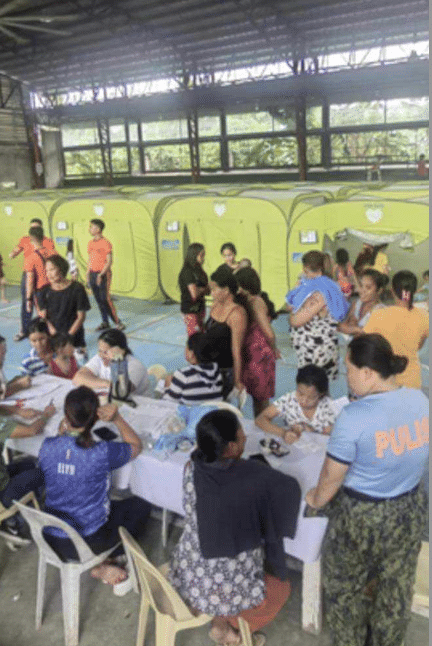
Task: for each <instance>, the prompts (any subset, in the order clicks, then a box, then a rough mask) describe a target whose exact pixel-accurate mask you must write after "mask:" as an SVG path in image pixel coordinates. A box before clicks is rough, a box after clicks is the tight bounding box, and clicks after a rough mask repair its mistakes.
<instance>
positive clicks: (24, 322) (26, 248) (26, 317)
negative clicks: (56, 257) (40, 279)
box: [9, 218, 56, 341]
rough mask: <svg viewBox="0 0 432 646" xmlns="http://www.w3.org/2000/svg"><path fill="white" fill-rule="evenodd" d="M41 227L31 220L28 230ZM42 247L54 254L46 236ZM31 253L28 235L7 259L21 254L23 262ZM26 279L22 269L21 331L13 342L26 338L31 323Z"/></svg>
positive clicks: (31, 245)
mask: <svg viewBox="0 0 432 646" xmlns="http://www.w3.org/2000/svg"><path fill="white" fill-rule="evenodd" d="M41 226H42V220H40V219H39V218H33V219H32V220H30V229H32V228H33V227H41ZM43 247H44V248H45V249H47V250H48V251H50V252H51V253H52V254H54V253H55V252H56V251H55V247H54V242H53V241H52V240H51V238H47V237H46V236H44V237H43ZM33 251H34V247H33V244H32V243H31V240H30V235H26V236H23V237H22V238H21V239H20V240H19V242H18V244H17V246H16V247H15V248H14V249H13V250H12V251H11V252H10V254H9V258H11V259H13V258H16V257H17V256H18V255H19V254H20V253H21V252H22V253H23V254H24V262H25V259H26V258H27V256H29V255H30V254H31V253H33ZM26 278H27V277H26V271H25V269H23V274H22V277H21V301H22V303H21V330H20V331H19V332H18V333H17V334H15V336H14V341H22V340H23V339H25V338H26V337H27V335H28V331H27V327H28V324H29V323H30V321H31V318H32V314H33V309H32V310H31V311H30V312H28V310H27V300H26V299H27V295H26Z"/></svg>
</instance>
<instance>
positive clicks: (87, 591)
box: [0, 287, 429, 646]
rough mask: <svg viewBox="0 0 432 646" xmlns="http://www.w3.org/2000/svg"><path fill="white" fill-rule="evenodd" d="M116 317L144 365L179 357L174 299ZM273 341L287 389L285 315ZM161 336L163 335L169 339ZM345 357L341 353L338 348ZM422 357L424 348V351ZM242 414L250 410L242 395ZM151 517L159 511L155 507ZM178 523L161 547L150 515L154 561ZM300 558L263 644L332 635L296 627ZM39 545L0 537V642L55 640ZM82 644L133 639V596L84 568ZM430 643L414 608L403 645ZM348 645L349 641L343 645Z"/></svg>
mask: <svg viewBox="0 0 432 646" xmlns="http://www.w3.org/2000/svg"><path fill="white" fill-rule="evenodd" d="M8 297H9V298H11V300H12V302H11V303H10V304H8V305H2V306H0V334H1V335H2V336H4V337H6V338H7V344H8V354H7V358H6V365H5V373H6V376H7V378H11V377H12V376H14V375H15V374H17V372H18V367H19V364H20V361H21V357H22V356H23V355H24V353H25V352H27V351H28V348H29V344H28V342H27V341H23V342H21V343H19V344H17V343H14V342H13V341H12V337H13V335H14V334H15V332H16V331H18V320H19V319H18V317H19V302H18V290H17V288H16V287H8ZM92 305H93V309H92V310H91V311H90V313H89V315H88V317H87V321H86V331H87V330H88V333H87V343H88V348H89V353H90V356H92V355H93V354H94V353H95V351H96V344H97V336H98V334H97V333H96V332H94V331H93V329H94V328H95V327H96V326H97V325H98V323H99V316H98V313H97V310H96V308H95V306H94V301H92ZM116 305H117V307H118V310H119V314H120V317H121V318H122V320H123V321H124V322H125V323H126V324H127V330H126V332H127V335H128V338H129V342H130V346H131V349H132V350H133V352H134V354H135V355H136V356H137V357H138V358H139V359H141V360H142V361H143V362H144V363H145V365H147V366H149V365H151V364H152V363H162V364H164V365H165V366H166V367H167V368H168V370H174V369H176V368H178V367H181V366H183V365H184V364H185V361H184V358H183V349H184V343H185V331H184V326H183V322H182V320H181V318H180V316H179V313H178V306H177V305H163V304H160V303H148V302H142V301H133V300H127V299H121V300H120V299H119V300H117V301H116ZM274 327H275V330H276V334H277V337H278V347H279V348H280V350H281V352H282V355H283V357H284V360H283V361H279V362H278V366H277V377H276V396H279V395H280V394H283V393H285V392H287V391H288V390H292V389H293V388H294V384H295V372H296V370H295V357H294V355H293V351H292V348H291V345H290V340H289V334H288V329H287V320H286V317H285V316H281V317H279V319H278V320H277V321H276V322H275V325H274ZM167 339H169V340H168V341H167ZM341 355H342V357H343V352H342V353H341ZM422 355H424V356H426V349H424V351H423V352H422ZM423 374H424V386H425V387H426V386H427V385H428V369H427V367H426V366H425V368H424V371H423ZM345 393H346V382H345V377H344V374H343V370H342V371H341V375H340V377H339V379H338V380H337V381H336V382H334V383H333V384H332V386H331V394H332V396H333V397H340V396H342V395H343V394H345ZM245 414H246V416H247V417H251V416H252V408H251V405H250V402H248V404H247V406H246V409H245ZM156 516H157V514H156ZM180 531H181V530H180V529H179V528H178V527H176V526H172V528H171V532H170V537H169V542H168V545H167V548H166V549H163V548H162V546H161V541H160V521H159V520H158V519H157V517H153V518H151V519H150V521H149V523H148V525H147V527H146V530H145V533H144V535H143V536H142V537H141V539H140V542H141V544H142V546H143V548H144V550H145V552H146V553H147V555H148V557H149V558H150V560H151V561H152V562H154V563H155V564H157V565H159V564H161V563H163V562H165V561H167V560H168V558H169V554H170V550H172V548H173V546H174V545H175V544H176V542H177V540H178V538H179V536H180ZM300 567H301V565H300V564H299V563H294V562H293V569H292V571H291V574H290V581H291V583H292V593H291V596H290V598H289V600H288V602H287V604H286V605H285V607H284V608H283V609H282V611H281V612H280V614H279V615H278V617H277V618H276V620H275V621H274V622H273V623H272V624H271V625H269V626H268V627H266V629H265V631H264V632H265V634H266V636H267V643H268V644H269V646H282V645H283V646H294V645H301V646H331V644H332V639H331V636H330V633H329V630H328V628H327V626H326V625H325V613H324V628H323V631H322V633H321V635H319V636H312V635H308V634H306V633H304V632H303V631H302V629H301V619H300V609H301V575H300V572H299V571H298V570H299V568H300ZM36 571H37V550H36V548H35V546H34V545H31V546H29V547H26V548H23V549H21V550H20V551H18V552H11V551H10V550H9V549H8V548H7V547H6V546H5V544H4V543H3V541H1V540H0V646H61V645H62V644H63V624H62V612H61V594H60V588H59V580H58V575H57V572H56V571H55V570H54V568H49V569H48V576H47V586H46V601H45V610H44V616H43V624H42V628H41V630H40V631H38V632H36V630H35V628H34V613H35V604H36ZM80 605H81V613H80V615H81V616H80V646H95V645H99V644H101V645H103V646H105V645H108V644H109V645H110V646H120V645H122V646H123V645H131V646H132V645H133V644H135V637H136V627H137V614H138V613H137V611H138V597H137V596H136V595H135V594H134V593H133V592H130V593H128V594H127V595H126V596H125V597H122V598H119V597H115V596H114V595H113V593H112V590H111V588H110V587H109V586H105V585H103V584H101V583H100V582H99V581H95V580H94V579H92V578H91V577H90V576H89V575H88V574H86V575H83V577H82V584H81V604H80ZM207 632H208V628H206V627H203V628H200V629H196V630H194V631H184V632H183V633H180V634H179V635H178V637H177V640H176V646H205V645H207V644H208V645H209V646H210V644H211V643H212V642H211V641H210V640H209V638H208V636H207ZM427 644H429V628H428V620H427V619H426V618H424V617H420V616H418V615H412V621H411V623H410V626H409V630H408V634H407V638H406V642H405V646H427ZM145 646H155V641H154V623H153V617H152V616H150V619H149V624H148V629H147V635H146V640H145ZM347 646H348V645H347Z"/></svg>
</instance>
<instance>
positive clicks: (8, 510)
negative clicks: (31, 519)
mask: <svg viewBox="0 0 432 646" xmlns="http://www.w3.org/2000/svg"><path fill="white" fill-rule="evenodd" d="M19 502H20V503H21V504H23V505H27V504H28V503H29V502H31V503H32V504H33V506H34V507H35V508H36V509H39V503H38V501H37V498H36V496H35V494H34V492H33V491H29V493H28V494H26V495H25V496H23V497H22V498H20V500H19ZM17 513H18V507H17V506H16V504H14V505H11V506H10V507H3V505H2V504H1V503H0V523H2V522H3V521H4V520H6V518H11V516H15V514H17ZM0 536H1V537H2V538H4V539H5V541H6V545H7V546H8V547H9V548H10V549H11V550H12V551H15V550H16V548H17V547H22V546H23V545H30V540H28V539H26V538H21V537H20V536H13V535H12V534H9V533H8V532H3V531H0Z"/></svg>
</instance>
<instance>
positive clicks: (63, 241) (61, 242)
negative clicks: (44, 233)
mask: <svg viewBox="0 0 432 646" xmlns="http://www.w3.org/2000/svg"><path fill="white" fill-rule="evenodd" d="M69 240H70V238H69V237H66V238H65V237H63V238H56V239H55V241H56V244H60V245H62V244H64V245H67V243H68V242H69Z"/></svg>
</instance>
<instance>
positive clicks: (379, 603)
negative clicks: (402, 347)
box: [306, 334, 429, 646]
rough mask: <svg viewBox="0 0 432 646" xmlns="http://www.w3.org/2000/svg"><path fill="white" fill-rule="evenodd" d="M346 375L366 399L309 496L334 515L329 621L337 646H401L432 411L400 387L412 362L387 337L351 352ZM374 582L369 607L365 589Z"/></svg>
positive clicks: (327, 548)
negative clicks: (400, 379)
mask: <svg viewBox="0 0 432 646" xmlns="http://www.w3.org/2000/svg"><path fill="white" fill-rule="evenodd" d="M345 364H346V368H347V379H348V384H349V386H350V388H351V390H352V391H353V392H354V393H355V394H356V395H357V397H358V398H359V399H358V400H357V401H354V402H352V403H351V404H349V405H348V406H346V407H345V408H344V409H343V410H342V412H341V413H340V414H339V416H338V417H337V419H336V422H335V425H334V428H333V431H332V434H331V436H330V440H329V443H328V445H327V456H326V459H325V461H324V465H323V467H322V470H321V474H320V477H319V481H318V485H317V486H316V487H315V488H314V489H311V490H310V491H309V492H308V493H307V495H306V501H307V503H308V504H309V506H310V507H312V508H314V509H322V508H324V509H323V512H324V514H325V515H328V516H329V524H328V528H327V534H326V537H325V539H324V544H323V558H322V562H323V583H324V591H325V594H326V598H327V599H326V600H327V604H326V607H327V622H328V625H329V626H330V627H331V630H332V632H333V641H332V643H333V644H334V646H346V645H347V644H349V645H350V646H364V644H365V641H366V633H367V624H368V623H369V624H370V628H371V632H372V635H371V641H370V643H372V644H379V645H380V646H401V645H402V643H403V641H404V636H405V632H406V628H407V624H408V621H409V618H410V614H411V601H412V595H413V584H414V579H415V572H416V567H417V557H418V554H419V551H420V546H421V537H422V532H423V529H424V526H425V521H426V509H427V501H426V493H425V490H424V487H423V486H419V483H420V480H421V478H422V476H423V474H424V472H425V469H426V466H427V462H428V454H429V421H428V420H429V406H428V399H427V397H426V396H425V395H424V394H423V393H422V392H421V391H419V390H413V389H408V388H405V387H402V388H399V387H398V384H397V381H396V377H397V376H398V375H399V374H401V373H403V371H404V370H405V368H406V365H407V358H406V357H402V356H398V355H395V354H394V353H393V351H392V348H391V345H390V343H389V342H388V341H386V339H384V337H382V336H381V335H380V334H361V335H359V336H357V337H355V338H354V339H353V340H352V341H351V342H350V344H349V346H348V352H347V356H346V359H345ZM371 581H374V584H375V587H374V595H373V599H372V601H371V608H369V609H368V613H367V615H368V616H366V607H365V599H364V590H365V588H366V586H367V584H368V583H369V582H371Z"/></svg>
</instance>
